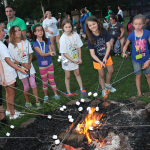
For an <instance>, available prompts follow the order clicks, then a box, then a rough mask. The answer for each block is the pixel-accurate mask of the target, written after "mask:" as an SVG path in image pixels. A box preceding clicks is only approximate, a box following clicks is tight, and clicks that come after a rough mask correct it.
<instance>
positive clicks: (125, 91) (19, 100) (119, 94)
mask: <svg viewBox="0 0 150 150" xmlns="http://www.w3.org/2000/svg"><path fill="white" fill-rule="evenodd" d="M124 19H125V24H124V26H125V29H126V25H127V22H128V21H129V17H127V18H124ZM125 35H126V36H127V32H126V34H125ZM82 60H83V63H82V65H80V74H81V78H82V82H83V86H84V87H85V89H86V90H87V92H90V91H91V92H93V91H97V87H98V84H99V81H98V72H97V70H95V69H94V68H93V63H92V58H91V56H90V53H89V50H88V49H86V45H84V46H83V47H82ZM112 60H113V67H114V74H113V76H112V80H111V83H112V82H113V79H114V78H115V76H116V73H117V71H118V69H119V67H120V64H121V62H122V60H123V59H122V58H121V56H116V57H115V56H114V55H113V54H112ZM53 64H54V69H55V82H56V85H57V88H58V89H59V90H60V91H62V92H64V93H65V92H66V88H65V74H64V71H63V69H62V67H61V63H59V62H57V57H53ZM33 65H34V67H35V70H36V72H37V73H36V76H37V77H39V78H40V74H39V70H38V65H37V62H36V55H35V53H34V54H33ZM106 72H107V71H106V70H105V73H106ZM131 72H133V67H132V62H131V57H128V58H127V59H125V60H124V63H123V65H122V67H121V69H120V72H119V74H118V76H117V78H116V80H118V79H120V78H122V77H124V76H126V75H127V74H129V73H131ZM37 81H38V84H37V86H38V93H39V97H40V98H42V99H43V98H44V93H43V90H42V82H41V81H40V80H38V79H37ZM141 83H142V84H141V90H142V93H145V92H146V91H148V90H149V87H148V84H147V81H146V78H145V76H144V75H143V76H142V79H141ZM113 86H114V87H115V88H116V89H117V91H116V92H115V93H110V94H109V96H108V99H111V100H118V99H119V100H129V98H130V97H131V96H137V90H136V85H135V75H134V74H132V75H130V76H129V77H127V78H125V79H123V80H121V81H119V82H117V83H116V84H114V85H113ZM70 87H71V91H72V92H76V91H77V90H79V86H78V83H77V81H76V78H75V76H74V74H73V72H71V80H70ZM17 88H18V89H21V90H23V85H22V82H21V81H20V80H19V79H17ZM99 89H100V88H99ZM30 93H31V94H32V90H31V89H30ZM58 94H59V95H60V96H61V100H60V101H59V102H56V101H55V100H54V99H53V98H52V97H53V96H54V94H53V92H52V89H51V87H49V91H48V95H49V98H50V100H51V101H53V102H56V103H58V104H60V105H62V104H66V102H67V101H69V100H68V99H67V98H66V97H65V95H64V94H62V93H60V92H59V91H58ZM99 96H101V93H99ZM3 97H4V98H5V90H3ZM72 99H74V98H72ZM141 100H143V101H145V102H146V103H149V99H148V98H146V97H144V98H142V99H141ZM30 101H31V103H33V104H35V98H34V96H30ZM40 101H41V103H43V100H41V99H40ZM15 103H16V104H18V105H21V106H23V107H24V105H25V98H24V94H23V92H22V91H18V90H16V94H15ZM56 107H57V106H56V105H55V106H52V105H51V103H50V104H43V109H42V110H38V112H39V113H46V112H49V111H53V110H54V109H55V108H56ZM4 108H5V109H6V103H5V101H4ZM15 109H17V110H19V111H22V112H24V111H27V110H25V109H24V108H20V107H17V106H15ZM36 111H37V110H36ZM32 117H35V116H34V115H25V116H23V117H21V118H19V119H17V120H14V121H13V120H12V121H10V120H9V119H8V120H9V124H10V125H11V124H13V125H14V126H15V129H17V128H19V126H20V124H21V123H22V122H25V121H26V120H28V119H30V118H32ZM2 132H4V133H2ZM2 132H0V136H1V137H3V136H5V133H6V132H11V131H10V129H9V127H5V128H2Z"/></svg>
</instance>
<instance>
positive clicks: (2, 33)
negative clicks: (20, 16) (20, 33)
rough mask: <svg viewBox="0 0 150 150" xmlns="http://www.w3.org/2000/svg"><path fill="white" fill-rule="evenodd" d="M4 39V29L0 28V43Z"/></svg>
mask: <svg viewBox="0 0 150 150" xmlns="http://www.w3.org/2000/svg"><path fill="white" fill-rule="evenodd" d="M4 37H5V32H4V29H3V28H2V27H1V26H0V41H2V40H3V39H4Z"/></svg>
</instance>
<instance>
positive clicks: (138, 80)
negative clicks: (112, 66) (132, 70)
mask: <svg viewBox="0 0 150 150" xmlns="http://www.w3.org/2000/svg"><path fill="white" fill-rule="evenodd" d="M141 76H142V75H141V74H140V75H136V87H137V92H138V96H140V95H141Z"/></svg>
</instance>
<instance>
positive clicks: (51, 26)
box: [43, 17, 59, 38]
mask: <svg viewBox="0 0 150 150" xmlns="http://www.w3.org/2000/svg"><path fill="white" fill-rule="evenodd" d="M43 28H46V29H47V30H49V31H51V32H53V34H50V33H49V32H45V33H46V37H47V38H49V37H53V36H57V35H59V30H58V28H57V20H56V18H54V17H51V19H49V18H46V19H45V20H44V21H43Z"/></svg>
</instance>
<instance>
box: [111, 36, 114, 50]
mask: <svg viewBox="0 0 150 150" xmlns="http://www.w3.org/2000/svg"><path fill="white" fill-rule="evenodd" d="M114 42H115V40H114V39H113V38H111V40H110V45H111V50H113V49H114Z"/></svg>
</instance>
